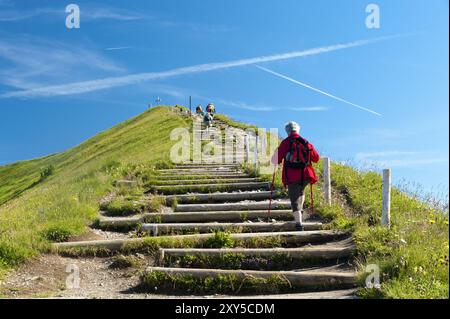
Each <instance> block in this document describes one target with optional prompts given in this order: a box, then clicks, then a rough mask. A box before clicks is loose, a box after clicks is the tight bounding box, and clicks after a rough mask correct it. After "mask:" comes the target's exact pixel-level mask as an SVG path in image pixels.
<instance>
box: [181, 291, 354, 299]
mask: <svg viewBox="0 0 450 319" xmlns="http://www.w3.org/2000/svg"><path fill="white" fill-rule="evenodd" d="M357 291H358V289H356V288H350V289H339V290H328V291H327V290H326V291H319V292H301V293H288V294H277V295H243V296H229V295H214V296H207V297H206V298H208V299H256V300H261V299H264V300H271V299H283V300H286V299H294V300H296V299H297V300H319V299H332V300H336V299H358V297H357V296H356V292H357ZM176 298H180V297H179V296H178V297H176Z"/></svg>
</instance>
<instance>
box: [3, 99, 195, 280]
mask: <svg viewBox="0 0 450 319" xmlns="http://www.w3.org/2000/svg"><path fill="white" fill-rule="evenodd" d="M189 121H190V120H189V119H188V118H187V117H181V116H179V115H178V114H176V113H175V112H173V111H172V109H171V108H169V107H158V108H154V109H151V110H148V111H147V112H144V113H143V114H141V115H139V116H137V117H135V118H132V119H130V120H128V121H125V122H123V123H121V124H119V125H117V126H115V127H113V128H111V129H109V130H107V131H104V132H102V133H100V134H98V135H96V136H95V137H93V138H91V139H89V140H87V141H86V142H84V143H82V144H80V145H78V146H76V147H74V148H72V149H70V150H68V151H66V152H63V153H58V154H54V155H50V156H47V157H44V158H39V159H35V160H30V161H22V162H17V163H14V164H11V165H6V166H2V167H0V180H1V186H0V205H1V206H0V273H4V271H5V270H6V269H10V268H12V267H16V266H18V265H19V264H20V263H21V262H23V261H24V260H26V259H27V258H29V257H32V256H35V255H36V254H38V253H40V252H42V251H46V250H47V249H48V247H49V243H50V242H51V241H64V240H66V239H67V238H68V237H70V236H75V235H80V234H83V233H84V232H85V231H86V230H87V225H89V224H90V223H92V222H93V221H94V220H95V219H96V218H97V217H98V209H99V207H98V202H99V200H100V199H101V198H102V197H103V196H104V195H106V194H107V193H109V192H111V191H114V187H113V182H114V181H115V180H117V179H124V178H135V177H136V176H134V175H138V177H139V172H145V173H146V174H147V175H149V176H151V175H152V174H151V172H149V171H148V167H150V166H151V165H153V164H154V163H157V162H158V161H159V162H168V158H169V151H170V147H171V145H172V144H173V143H174V142H171V141H170V131H171V130H172V129H173V128H175V127H190V122H189ZM149 176H141V178H142V179H143V180H144V181H145V179H146V178H149Z"/></svg>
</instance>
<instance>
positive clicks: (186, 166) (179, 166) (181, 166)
mask: <svg viewBox="0 0 450 319" xmlns="http://www.w3.org/2000/svg"><path fill="white" fill-rule="evenodd" d="M173 168H174V169H209V168H229V169H240V166H239V165H236V164H221V163H217V164H208V165H205V164H201V163H197V164H194V163H192V164H176V165H175V166H174V167H173Z"/></svg>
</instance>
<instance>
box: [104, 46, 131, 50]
mask: <svg viewBox="0 0 450 319" xmlns="http://www.w3.org/2000/svg"><path fill="white" fill-rule="evenodd" d="M125 49H131V47H112V48H105V51H115V50H125Z"/></svg>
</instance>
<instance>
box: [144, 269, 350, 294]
mask: <svg viewBox="0 0 450 319" xmlns="http://www.w3.org/2000/svg"><path fill="white" fill-rule="evenodd" d="M152 272H157V273H159V274H166V275H169V277H168V280H173V278H176V277H181V278H183V277H189V278H195V279H199V280H204V279H209V280H210V279H219V278H220V279H222V280H221V281H222V282H223V281H224V279H225V278H227V277H228V278H233V283H230V287H227V288H228V289H230V290H232V291H235V289H237V287H242V286H244V284H245V283H246V282H249V281H250V280H252V279H253V280H254V279H257V280H258V279H259V280H264V279H265V280H270V281H271V282H273V281H274V278H276V279H277V280H279V282H280V284H283V283H284V286H285V287H289V288H287V289H288V290H289V291H295V290H299V289H312V290H324V289H330V288H351V287H355V286H356V283H357V277H358V276H357V273H356V272H355V271H328V270H323V271H308V270H305V271H258V270H223V269H192V268H164V267H149V268H148V269H147V270H146V271H145V272H144V274H143V275H142V277H141V284H142V285H141V286H142V288H144V289H145V288H146V287H148V289H151V290H152V291H154V288H155V286H154V282H153V281H152V280H151V278H152V276H151V273H152ZM169 278H172V279H169ZM167 284H168V285H170V284H171V282H169V283H167ZM265 285H267V282H264V281H263V282H259V283H258V282H257V281H256V282H252V287H251V288H253V289H257V290H258V291H259V290H261V289H264V288H266V287H264V286H265ZM172 286H174V285H172ZM158 288H161V287H158ZM222 288H224V287H222Z"/></svg>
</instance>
